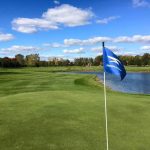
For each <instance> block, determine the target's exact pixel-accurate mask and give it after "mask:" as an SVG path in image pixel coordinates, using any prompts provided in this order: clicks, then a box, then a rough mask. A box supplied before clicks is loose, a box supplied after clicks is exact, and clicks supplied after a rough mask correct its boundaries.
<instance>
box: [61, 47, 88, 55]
mask: <svg viewBox="0 0 150 150" xmlns="http://www.w3.org/2000/svg"><path fill="white" fill-rule="evenodd" d="M63 52H64V53H65V54H81V53H85V52H84V48H82V47H81V48H79V49H73V50H68V49H66V50H64V51H63Z"/></svg>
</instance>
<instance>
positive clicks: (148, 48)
mask: <svg viewBox="0 0 150 150" xmlns="http://www.w3.org/2000/svg"><path fill="white" fill-rule="evenodd" d="M140 49H141V50H148V51H149V50H150V45H149V46H142V47H141V48H140Z"/></svg>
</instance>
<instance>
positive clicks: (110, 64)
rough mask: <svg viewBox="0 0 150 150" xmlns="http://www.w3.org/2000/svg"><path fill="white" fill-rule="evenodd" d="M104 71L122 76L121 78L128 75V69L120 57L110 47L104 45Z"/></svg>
mask: <svg viewBox="0 0 150 150" xmlns="http://www.w3.org/2000/svg"><path fill="white" fill-rule="evenodd" d="M103 66H104V71H106V72H108V73H111V74H114V75H117V76H120V77H121V80H123V79H124V77H125V76H126V70H125V68H124V65H123V64H122V62H121V61H120V60H119V58H118V57H117V56H116V55H115V54H114V53H113V52H112V51H111V50H109V49H108V48H106V47H103Z"/></svg>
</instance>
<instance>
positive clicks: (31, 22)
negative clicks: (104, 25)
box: [12, 4, 94, 33]
mask: <svg viewBox="0 0 150 150" xmlns="http://www.w3.org/2000/svg"><path fill="white" fill-rule="evenodd" d="M93 16H94V14H93V12H92V11H91V10H89V9H86V10H84V9H81V8H77V7H74V6H71V5H69V4H63V5H60V6H57V7H55V8H50V9H48V10H47V12H45V13H43V15H42V17H41V18H16V19H14V20H13V21H12V28H13V29H14V30H16V31H18V32H23V33H34V32H37V31H39V30H54V29H59V28H60V27H61V26H67V27H75V26H81V25H86V24H89V23H90V20H91V18H92V17H93Z"/></svg>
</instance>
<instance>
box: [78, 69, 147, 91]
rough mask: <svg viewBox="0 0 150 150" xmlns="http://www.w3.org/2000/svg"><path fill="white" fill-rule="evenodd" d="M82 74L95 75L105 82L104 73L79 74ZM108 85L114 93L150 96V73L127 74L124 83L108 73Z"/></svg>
mask: <svg viewBox="0 0 150 150" xmlns="http://www.w3.org/2000/svg"><path fill="white" fill-rule="evenodd" d="M79 73H81V74H95V75H97V77H98V78H99V79H100V80H101V81H103V73H102V72H79ZM106 85H107V86H108V87H110V88H111V89H112V90H114V91H120V92H124V93H136V94H150V73H137V72H136V73H135V72H133V73H127V75H126V77H125V78H124V80H123V81H120V78H119V77H117V76H114V75H112V74H108V73H106Z"/></svg>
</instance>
